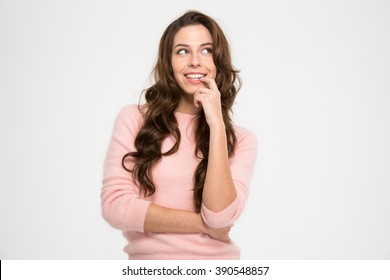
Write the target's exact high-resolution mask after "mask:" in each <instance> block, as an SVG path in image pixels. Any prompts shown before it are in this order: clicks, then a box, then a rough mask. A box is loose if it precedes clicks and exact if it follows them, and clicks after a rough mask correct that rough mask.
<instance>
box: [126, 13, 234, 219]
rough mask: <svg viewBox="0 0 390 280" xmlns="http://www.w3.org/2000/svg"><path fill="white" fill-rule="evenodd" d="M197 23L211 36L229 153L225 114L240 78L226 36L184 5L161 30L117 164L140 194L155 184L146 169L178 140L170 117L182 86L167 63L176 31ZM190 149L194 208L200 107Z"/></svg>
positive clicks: (205, 141)
mask: <svg viewBox="0 0 390 280" xmlns="http://www.w3.org/2000/svg"><path fill="white" fill-rule="evenodd" d="M199 24H201V25H203V26H205V27H206V28H207V29H208V31H209V32H210V34H211V36H212V42H213V60H214V64H215V65H216V68H217V75H216V77H215V81H216V84H217V86H218V89H219V91H220V93H221V104H222V114H223V119H224V122H225V127H226V135H227V140H228V154H229V157H230V156H232V155H233V153H234V149H235V145H236V141H237V139H236V135H235V133H234V129H233V123H232V119H231V113H232V106H233V103H234V99H235V97H236V95H237V92H238V91H239V89H240V86H241V81H240V78H239V76H238V72H239V71H237V70H235V69H234V68H233V66H232V62H231V56H230V50H229V44H228V41H227V39H226V37H225V35H224V34H223V32H222V30H221V28H220V27H219V26H218V24H217V23H216V22H215V21H214V20H213V19H212V18H210V17H208V16H206V15H204V14H202V13H200V12H197V11H189V12H187V13H185V14H184V15H183V16H181V17H179V18H178V19H177V20H175V21H173V22H172V23H171V24H170V25H169V26H168V27H167V29H166V30H165V32H164V33H163V35H162V37H161V40H160V45H159V51H158V59H157V63H156V65H155V67H154V69H153V74H154V80H155V83H154V84H153V85H152V86H151V87H149V88H148V89H146V90H145V91H144V93H145V100H146V104H145V105H146V106H144V107H143V108H146V110H141V108H140V110H141V112H142V114H143V118H144V122H143V124H142V126H141V128H140V131H139V132H138V134H137V136H136V138H135V143H134V145H135V149H136V151H133V152H129V153H127V154H125V155H124V156H123V158H122V166H123V168H125V169H126V170H127V171H129V172H131V173H132V176H133V179H134V180H135V181H136V182H137V183H138V185H139V186H140V187H141V190H143V191H144V193H145V195H146V196H148V195H152V194H153V193H154V192H155V190H156V187H155V185H154V183H153V178H152V173H151V170H152V168H153V166H154V165H155V164H156V163H157V162H158V161H159V160H160V159H161V158H162V157H163V156H168V155H171V154H173V153H175V152H176V151H177V150H178V148H179V144H180V137H181V136H180V131H179V129H178V124H177V121H176V118H175V110H176V108H177V106H178V104H179V101H180V98H181V96H182V95H183V94H184V92H183V90H182V89H181V88H180V87H179V85H178V84H177V82H176V80H175V78H174V75H173V72H172V67H171V55H172V45H173V39H174V36H175V35H176V33H177V32H178V31H179V30H180V29H181V28H183V27H186V26H189V25H199ZM194 134H195V141H196V148H195V151H194V152H195V155H196V156H197V157H198V158H199V160H200V161H199V164H198V166H197V168H196V171H195V174H194V202H195V207H196V211H197V212H199V211H200V207H201V204H202V193H203V186H204V182H205V178H206V172H207V163H208V153H209V138H210V130H209V126H208V125H207V122H206V118H205V115H204V112H203V110H200V111H199V112H198V113H197V115H196V119H195V130H194ZM168 136H173V137H174V139H175V141H176V142H175V144H174V146H173V147H172V148H171V149H170V150H169V151H167V152H165V153H163V152H162V151H161V145H162V142H163V141H164V139H166V138H167V137H168ZM127 159H128V160H131V161H132V162H133V163H134V167H133V169H129V168H127V167H126V164H125V162H126V160H127Z"/></svg>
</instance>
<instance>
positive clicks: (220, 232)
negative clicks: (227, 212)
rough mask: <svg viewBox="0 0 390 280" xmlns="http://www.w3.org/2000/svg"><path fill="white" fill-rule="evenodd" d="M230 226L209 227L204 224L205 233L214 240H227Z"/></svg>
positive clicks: (228, 239)
mask: <svg viewBox="0 0 390 280" xmlns="http://www.w3.org/2000/svg"><path fill="white" fill-rule="evenodd" d="M231 228H232V227H223V228H211V227H208V226H206V233H207V234H208V235H209V236H210V237H211V238H212V239H215V240H219V241H222V242H229V241H230V238H229V232H230V230H231Z"/></svg>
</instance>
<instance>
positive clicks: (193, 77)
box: [184, 74, 206, 80]
mask: <svg viewBox="0 0 390 280" xmlns="http://www.w3.org/2000/svg"><path fill="white" fill-rule="evenodd" d="M184 76H185V77H186V78H187V79H191V80H200V79H202V78H204V77H206V74H185V75H184Z"/></svg>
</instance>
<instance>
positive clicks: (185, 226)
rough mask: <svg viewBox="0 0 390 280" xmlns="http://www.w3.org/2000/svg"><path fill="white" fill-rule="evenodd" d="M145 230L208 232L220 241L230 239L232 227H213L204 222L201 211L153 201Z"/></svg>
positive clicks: (157, 231) (156, 231)
mask: <svg viewBox="0 0 390 280" xmlns="http://www.w3.org/2000/svg"><path fill="white" fill-rule="evenodd" d="M144 230H145V232H153V233H206V234H208V235H209V236H210V237H211V238H213V239H217V240H219V241H224V242H227V241H229V240H230V239H229V237H228V234H229V231H230V227H223V228H211V227H209V226H207V225H206V224H205V223H204V222H203V220H202V217H201V215H200V213H195V212H191V211H186V210H178V209H171V208H166V207H161V206H158V205H156V204H153V203H151V204H150V205H149V208H148V211H147V213H146V217H145V223H144Z"/></svg>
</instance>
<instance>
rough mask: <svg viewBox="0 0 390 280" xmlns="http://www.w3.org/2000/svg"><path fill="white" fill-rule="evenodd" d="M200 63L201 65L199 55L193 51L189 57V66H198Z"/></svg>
mask: <svg viewBox="0 0 390 280" xmlns="http://www.w3.org/2000/svg"><path fill="white" fill-rule="evenodd" d="M200 65H201V61H200V57H199V55H198V54H197V53H193V54H192V55H191V56H190V59H189V66H190V67H198V66H200Z"/></svg>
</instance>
